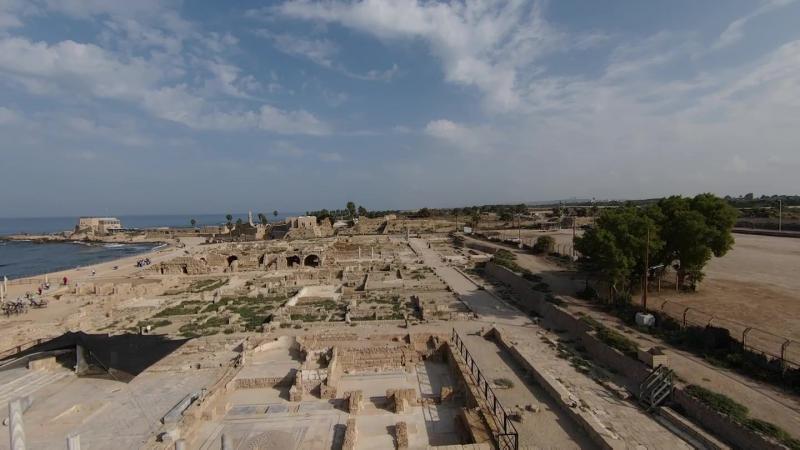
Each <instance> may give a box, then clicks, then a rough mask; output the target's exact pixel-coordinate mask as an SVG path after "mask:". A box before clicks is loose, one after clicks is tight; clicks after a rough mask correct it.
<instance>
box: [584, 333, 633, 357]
mask: <svg viewBox="0 0 800 450" xmlns="http://www.w3.org/2000/svg"><path fill="white" fill-rule="evenodd" d="M595 333H597V338H598V339H600V340H601V341H603V342H604V343H605V344H607V345H608V346H610V347H613V348H615V349H617V350H619V351H621V352H622V353H624V354H625V355H627V356H630V357H631V358H637V357H638V351H639V344H637V343H636V342H634V341H633V340H631V339H630V338H628V337H626V336H624V335H622V334H621V333H618V332H616V331H614V330H612V329H610V328H608V327H605V326H603V327H601V328H599V329H597V330H596V331H595Z"/></svg>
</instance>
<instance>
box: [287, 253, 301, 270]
mask: <svg viewBox="0 0 800 450" xmlns="http://www.w3.org/2000/svg"><path fill="white" fill-rule="evenodd" d="M302 264H303V261H302V260H301V259H300V256H299V255H292V256H287V257H286V266H287V267H290V268H291V267H294V266H300V265H302Z"/></svg>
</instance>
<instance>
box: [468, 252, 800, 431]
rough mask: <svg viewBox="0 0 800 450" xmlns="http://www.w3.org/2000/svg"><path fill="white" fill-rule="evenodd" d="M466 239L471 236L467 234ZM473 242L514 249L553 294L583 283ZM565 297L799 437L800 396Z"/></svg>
mask: <svg viewBox="0 0 800 450" xmlns="http://www.w3.org/2000/svg"><path fill="white" fill-rule="evenodd" d="M466 239H472V238H469V237H467V238H466ZM778 239H780V238H778ZM477 242H480V243H481V244H484V245H490V246H493V247H496V248H503V249H506V250H509V251H512V252H514V253H515V254H516V255H517V263H518V264H519V265H520V266H522V267H524V268H526V269H529V270H530V271H531V272H533V273H535V274H537V275H540V276H541V277H542V279H543V280H544V281H545V282H547V283H548V284H550V287H551V289H552V290H553V292H554V293H555V294H560V295H564V296H573V295H574V293H575V292H576V291H577V290H578V289H580V288H581V287H582V286H583V283H582V281H581V280H580V279H578V278H577V277H574V275H573V276H572V277H570V273H569V272H565V271H563V270H561V269H560V268H559V267H558V266H555V265H554V264H551V263H549V262H548V261H546V260H544V259H543V258H539V257H537V256H535V255H531V254H528V253H524V252H522V251H519V250H515V249H511V248H509V247H508V246H505V245H500V244H494V243H490V242H486V241H477ZM566 300H567V301H568V303H569V307H568V308H569V310H570V311H573V312H575V311H580V312H583V313H585V314H587V315H590V316H592V317H593V318H595V319H597V320H599V321H601V322H603V323H604V324H605V325H607V326H609V327H612V328H616V329H619V330H621V331H623V332H624V333H625V334H626V335H627V336H628V337H629V338H631V339H633V340H635V341H636V342H637V343H638V344H639V345H640V346H642V347H644V348H649V347H652V346H654V345H660V346H664V347H666V348H667V350H666V353H667V354H668V355H669V357H670V366H671V367H672V369H673V370H675V373H677V374H678V376H679V377H681V378H682V379H683V380H685V381H686V383H688V384H697V385H700V386H704V387H707V388H708V389H711V390H713V391H716V392H720V393H722V394H725V395H727V396H729V397H731V398H733V399H735V400H736V401H737V402H739V403H741V404H743V405H745V406H747V407H748V408H749V409H750V415H751V416H752V417H756V418H759V419H762V420H766V421H768V422H772V423H774V424H776V425H778V426H780V427H781V428H783V429H784V430H786V431H788V432H789V433H791V434H792V435H793V436H794V437H796V438H800V399H799V398H798V397H797V396H795V395H792V394H789V393H787V392H785V391H782V390H780V389H778V388H775V387H773V386H770V385H767V384H764V383H760V382H758V381H754V380H752V379H749V378H746V377H743V376H741V375H738V374H736V373H734V372H731V371H728V370H725V369H722V368H719V367H714V366H711V365H710V364H708V363H707V362H705V361H704V360H703V359H702V358H698V357H696V356H694V355H692V354H689V353H686V352H684V351H681V350H677V349H675V348H672V347H670V346H669V345H667V344H665V343H664V342H662V341H660V340H657V339H654V338H653V337H651V336H649V335H645V334H642V333H638V332H636V331H634V330H632V329H630V328H628V327H626V326H625V325H624V323H623V322H622V321H621V320H620V319H618V318H617V317H615V316H612V315H609V314H606V313H604V312H602V311H599V310H598V309H597V308H595V307H594V306H593V305H591V304H587V303H586V302H584V301H581V300H578V299H576V298H574V297H571V298H567V299H566Z"/></svg>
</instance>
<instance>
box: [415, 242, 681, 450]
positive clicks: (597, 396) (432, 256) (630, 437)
mask: <svg viewBox="0 0 800 450" xmlns="http://www.w3.org/2000/svg"><path fill="white" fill-rule="evenodd" d="M409 243H410V245H411V247H412V248H413V249H414V251H415V252H416V253H417V255H418V256H420V257H421V258H422V259H423V260H424V262H425V264H426V265H428V266H429V267H431V268H433V269H434V271H435V272H436V274H437V275H439V276H440V277H441V278H442V279H443V280H444V281H445V283H447V284H448V285H449V286H450V287H451V288H452V289H453V291H454V292H455V293H456V294H458V295H459V297H460V298H461V299H462V300H463V301H464V302H465V303H467V304H468V305H469V306H470V308H472V309H473V311H475V312H476V313H478V314H479V315H480V316H482V317H481V318H480V319H479V321H480V322H484V323H490V324H491V325H497V326H498V328H502V329H504V330H506V331H507V332H508V333H509V334H511V333H513V336H514V339H515V340H516V341H518V342H519V343H520V351H521V352H522V353H523V354H524V355H526V356H527V357H529V359H530V360H531V361H535V365H536V366H537V368H540V370H542V371H545V372H547V373H548V374H550V375H551V377H552V379H555V380H558V383H560V384H561V385H562V386H563V387H564V389H566V390H567V391H569V392H570V394H571V395H572V396H574V398H575V399H576V402H577V404H579V405H580V409H581V411H582V414H585V415H587V416H588V417H589V419H588V421H590V422H591V423H592V424H593V427H594V428H595V429H599V430H600V431H599V432H600V433H601V434H603V435H604V437H605V438H606V439H607V440H609V441H611V442H615V443H616V444H617V445H615V448H642V447H641V446H643V447H644V448H670V449H673V448H674V449H681V448H686V449H688V448H692V447H691V446H689V445H688V444H687V443H686V442H685V441H683V440H682V439H681V438H679V437H678V436H676V435H675V434H673V433H672V432H670V431H669V430H668V429H667V428H665V427H664V426H662V425H661V424H660V423H659V422H657V421H656V420H655V419H654V418H653V416H651V415H649V414H647V413H646V412H644V411H643V410H642V409H641V408H639V407H638V406H637V405H636V404H634V403H632V402H631V401H629V400H623V399H620V398H618V397H616V396H615V395H614V393H613V392H612V391H611V390H609V389H607V388H606V387H605V386H603V385H601V384H599V383H598V382H597V381H595V380H594V379H592V378H591V377H590V376H588V375H587V374H585V373H582V372H580V371H579V370H577V369H576V368H575V367H573V366H572V365H571V364H570V362H569V361H568V360H567V359H564V358H562V357H560V356H559V355H558V354H557V352H556V351H555V350H554V349H552V348H550V346H549V345H546V344H543V343H542V341H541V336H542V333H544V332H545V331H544V330H543V329H542V328H540V327H539V326H538V325H536V324H534V323H533V322H532V321H531V320H530V319H529V318H528V317H527V316H526V315H525V314H523V313H522V312H521V311H519V310H517V309H516V308H515V307H513V306H511V305H508V304H506V303H505V302H503V301H502V300H500V299H499V298H498V297H496V296H494V295H492V294H491V293H490V292H489V291H487V290H485V289H482V288H481V287H479V285H477V284H476V283H475V282H474V281H472V280H471V279H469V278H468V277H467V276H466V275H465V274H463V273H461V272H459V271H458V270H456V269H454V268H453V267H451V266H449V265H448V264H447V263H445V262H444V261H442V258H441V256H440V255H438V254H437V253H436V252H435V251H434V250H432V249H430V248H428V245H427V243H426V241H425V240H424V239H419V238H417V239H411V240H410V242H409ZM454 326H455V327H456V328H457V329H458V330H459V332H460V334H461V336H462V337H464V336H468V335H469V332H468V331H473V332H474V331H475V329H476V328H477V327H476V325H475V324H474V323H473V324H469V323H467V324H454ZM486 330H487V331H488V327H487V329H486ZM480 339H482V338H480ZM473 347H475V348H476V349H477V350H476V351H477V352H480V356H475V358H476V360H477V361H478V362H479V365H480V366H481V367H487V368H488V367H495V368H497V367H503V368H505V370H504V372H505V374H506V378H507V377H508V376H509V374H511V373H513V369H512V368H511V366H509V365H508V364H506V363H504V362H503V361H502V359H500V357H499V355H497V354H496V352H497V350H496V349H495V350H487V348H486V346H485V345H482V344H481V343H479V342H478V341H475V340H472V339H471V340H470V341H469V346H468V348H469V349H470V352H473V350H472V348H473ZM495 347H496V346H495ZM493 352H494V353H495V355H494V356H492V353H493ZM498 362H500V363H502V364H503V365H502V366H498V365H497V364H498ZM486 370H490V369H486ZM517 381H520V382H522V381H523V380H522V379H520V378H519V377H518V376H517ZM499 395H500V394H499V393H498V396H499ZM520 398H525V397H520ZM508 400H509V401H510V400H511V398H508ZM515 404H517V403H514V404H511V405H507V404H506V405H504V406H505V407H506V408H508V407H510V406H514V405H515ZM575 425H576V424H575V423H574V422H572V421H570V423H569V425H568V426H567V428H571V427H573V426H575ZM559 426H561V427H565V426H566V424H560V425H559ZM549 438H551V439H552V438H555V437H554V436H550V437H549ZM569 441H571V439H569V440H568V442H569ZM572 442H575V441H572ZM566 446H567V448H568V447H569V446H570V444H567V445H566ZM558 448H561V446H558Z"/></svg>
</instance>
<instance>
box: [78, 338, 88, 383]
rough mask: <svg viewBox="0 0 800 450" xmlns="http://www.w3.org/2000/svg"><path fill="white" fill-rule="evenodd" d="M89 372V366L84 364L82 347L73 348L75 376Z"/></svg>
mask: <svg viewBox="0 0 800 450" xmlns="http://www.w3.org/2000/svg"><path fill="white" fill-rule="evenodd" d="M87 370H89V364H88V363H87V362H86V355H85V350H84V348H83V346H82V345H80V344H78V345H76V346H75V374H76V375H83V374H84V373H86V371H87Z"/></svg>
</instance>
